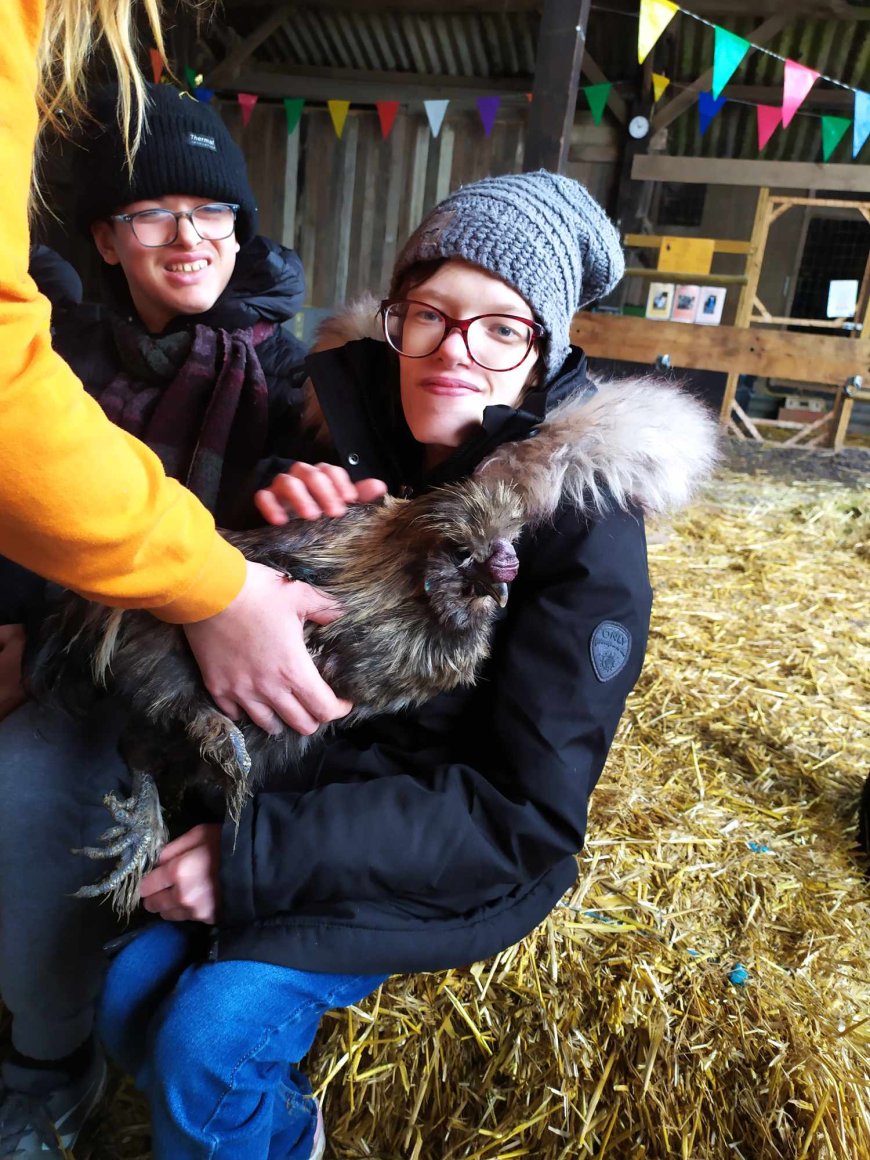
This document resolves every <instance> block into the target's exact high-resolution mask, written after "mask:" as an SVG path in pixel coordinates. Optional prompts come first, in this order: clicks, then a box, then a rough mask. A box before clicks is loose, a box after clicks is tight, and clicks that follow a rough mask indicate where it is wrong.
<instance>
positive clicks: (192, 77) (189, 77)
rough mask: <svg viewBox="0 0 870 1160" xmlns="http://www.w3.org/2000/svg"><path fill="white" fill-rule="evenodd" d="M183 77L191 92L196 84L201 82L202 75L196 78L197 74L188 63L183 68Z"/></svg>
mask: <svg viewBox="0 0 870 1160" xmlns="http://www.w3.org/2000/svg"><path fill="white" fill-rule="evenodd" d="M184 79H185V80H186V81H187V87H188V88H189V89H190V91H191V92H193V90H194V89H195V88H196V87H197V85H200V84H202V77H200V78H199V79H197V75H196V73H195V72H194V71H193V69H192V68H191V67H190V65H188V66H187V67H186V68H185V70H184Z"/></svg>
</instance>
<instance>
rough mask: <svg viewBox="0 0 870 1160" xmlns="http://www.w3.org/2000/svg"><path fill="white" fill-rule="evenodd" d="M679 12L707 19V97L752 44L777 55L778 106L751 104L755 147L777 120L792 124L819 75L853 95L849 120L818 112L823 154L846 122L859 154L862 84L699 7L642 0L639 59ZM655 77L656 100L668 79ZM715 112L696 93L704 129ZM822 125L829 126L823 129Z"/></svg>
mask: <svg viewBox="0 0 870 1160" xmlns="http://www.w3.org/2000/svg"><path fill="white" fill-rule="evenodd" d="M678 12H680V13H682V15H683V16H690V17H691V18H692V19H693V20H697V21H698V22H699V23H700V24H705V25H706V26H707V27H708V28H712V29H713V35H714V46H713V83H712V89H711V92H710V94H709V99H710V100H718V99H719V97H720V96H721V94H722V91H723V89H724V88H725V86H726V85H727V84H728V82H729V81H730V79H731V77H732V76H733V75H734V73H735V71H736V70H737V68H738V67H739V66H740V64H741V63H742V61H743V60H744V58H745V57H746V55H747V53H748V52H749V50H750V49H753V50H754V51H755V52H762V53H764V54H765V55H766V56H772V57H773V58H774V59H775V60H778V61H781V62H782V64H783V66H784V76H783V99H782V106H781V108H779V109H778V110H777V109H774V107H773V106H771V105H756V106H755V108H756V109H757V110H758V111H757V119H758V139H759V149H763V148H764V146H765V145H766V144H767V142H768V141H769V140H770V138H771V136H772V134H773V133H774V131H775V130H776V128H777V127H778V126H779V125H780V124H781V125H782V126H783V127H784V128H785V127H787V126H788V125H789V124H790V123H791V121H792V119H793V117H794V115H795V113H796V112H797V110H798V109H799V108H800V106H801V105H802V104H803V102H804V101H805V100H806V98H807V96H808V95H809V93H810V90H811V89H812V87H813V85H814V84H815V83H816V81H818V80H823V81H827V82H828V84H831V85H835V86H836V87H837V88H840V89H846V90H847V91H848V92H851V93H853V94H854V116H853V118H852V119H851V120H850V119H849V118H845V117H833V118H832V117H831V116H830V115H827V114H826V115H825V116H823V117H821V121H822V152H823V155H824V158H825V160H827V159H828V158H829V157H830V155H831V153H832V152H833V150H834V148H836V146H837V144H839V142H840V141H841V140H842V138H843V136H844V135H845V133H846V131H847V128H848V126H849V125H850V124H851V125H853V132H852V156H853V157H857V156H858V154H859V153H860V152H861V149H862V148H863V146H864V144H865V143H866V141H867V138H868V136H870V93H868V92H865V91H863V90H862V89H857V88H855V86H854V85H849V84H846V82H845V81H841V80H838V79H837V78H836V77H831V76H828V75H827V74H826V73H823V72H821V71H819V70H817V69H813V68H809V67H808V66H807V65H804V64H801V63H800V62H799V61H795V60H791V59H789V58H788V57H785V56H782V55H780V53H778V52H774V51H773V50H772V49H770V48H765V47H764V46H763V45H761V44H754V43H753V42H752V41H750V40H746V39H745V38H744V37H742V36H737V35H736V34H735V33H733V32H729V31H728V30H727V29H725V28H722V27H720V25H718V24H714V23H713V21H712V20H707V19H706V18H705V17H703V16H699V15H698V13H697V12H692V11H691V10H690V9H688V8H683V7H681V6H680V5H679V4H673V3H671V2H670V0H640V20H639V24H638V37H637V52H638V60H639V61H641V62H643V61H644V60H645V59H646V58H647V56H649V54H650V52H652V50H653V48H654V47H655V45H656V43H657V42H658V40H659V39H660V37H661V36H662V35H663V33H664V32H665V30H666V29H667V27H668V25H669V24H670V23H671V21H672V20H673V18H674V16H675V15H676V14H677V13H678ZM658 77H660V74H658V73H653V88H654V93H655V99H656V100H658V99H659V97H660V96H661V94H662V93H663V92H664V89H665V87H667V86H666V85H663V84H662V83H661V80H667V78H661V80H659V81H657V80H656V78H658ZM738 103H740V104H751V103H752V102H749V101H741V102H738ZM720 107H721V106H720ZM718 111H719V108H718V107H716V108H714V107H713V106H712V105H711V104H710V103H709V101H705V102H703V104H702V102H701V100H700V98H699V115H700V118H701V132H702V134H703V132H704V131H705V129H706V128H707V126H708V125H709V124H710V121H711V120H712V118H713V117H714V116H715V115H716V113H717V112H718ZM774 113H778V116H776V118H775V117H774ZM843 122H845V124H846V127H845V128H844V127H843ZM825 125H827V129H826V128H825Z"/></svg>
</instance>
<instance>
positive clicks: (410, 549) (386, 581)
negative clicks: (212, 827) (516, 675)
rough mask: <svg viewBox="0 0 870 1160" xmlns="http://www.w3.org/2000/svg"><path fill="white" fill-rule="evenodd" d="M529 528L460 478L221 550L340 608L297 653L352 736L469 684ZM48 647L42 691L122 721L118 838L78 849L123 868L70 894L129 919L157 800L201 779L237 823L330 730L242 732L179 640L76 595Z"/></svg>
mask: <svg viewBox="0 0 870 1160" xmlns="http://www.w3.org/2000/svg"><path fill="white" fill-rule="evenodd" d="M523 517H524V509H523V506H522V503H521V500H520V497H519V495H518V493H517V492H516V491H515V490H514V489H513V488H512V487H511V486H509V485H508V484H505V483H496V484H495V485H491V486H489V487H485V486H483V485H482V484H480V483H476V482H474V481H472V480H466V481H464V482H463V483H459V484H454V485H451V486H448V487H444V488H440V489H438V490H435V491H432V492H430V493H428V494H426V495H423V496H421V497H418V498H416V499H414V500H400V499H392V498H388V499H386V500H385V501H384V502H383V503H382V504H380V505H377V506H366V507H356V508H352V509H351V510H350V511H349V512H348V513H347V515H345V516H344V517H342V518H341V519H332V520H328V519H322V520H319V521H316V522H308V521H304V520H298V519H294V520H291V521H290V523H289V524H287V525H285V526H283V527H274V528H264V529H261V530H257V531H252V532H246V533H230V534H228V536H227V538H228V539H230V540H231V541H232V542H233V543H234V544H236V545H237V547H239V548H240V549H241V551H242V552H243V553H244V555H245V556H246V557H248V559H250V560H255V561H259V562H260V563H263V564H269V565H271V566H272V567H273V568H276V569H278V570H279V571H281V572H284V573H285V574H286V575H287V577H288V581H289V580H291V579H293V578H296V579H300V580H305V581H307V582H309V583H311V584H314V585H316V586H317V587H318V588H320V589H322V590H323V591H324V592H326V593H328V594H329V595H330V596H331V597H334V598H335V599H337V600H338V601H339V602H340V603H341V605H342V606H343V608H344V609H345V611H344V614H343V615H342V616H341V617H340V618H339V619H338V620H336V621H335V622H333V623H332V624H330V625H328V626H320V625H315V624H309V625H308V626H307V628H306V640H307V644H308V648H309V651H310V653H311V655H312V657H313V659H314V661H315V664H316V665H317V667H318V669H319V671H320V673H321V674H322V675H323V677H324V679H325V680H326V682H327V683H328V684H329V685H330V686H331V687H332V688H333V690H334V691H335V692H336V693H337V694H338V695H339V696H340V697H343V698H346V699H347V700H349V701H351V702H353V705H354V708H353V710H352V711H351V713H350V714H349V715H348V716H347V717H345V718H344V719H343V720H342V721H341V723H340V727H341V728H342V729H346V728H348V727H350V726H352V725H354V724H355V723H357V722H359V721H362V720H364V719H365V718H366V717H370V716H372V715H373V714H375V713H389V712H396V711H398V710H401V709H406V708H409V707H411V706H414V705H419V704H421V703H422V702H424V701H426V700H428V699H429V698H431V697H433V696H435V694H437V693H440V692H445V691H447V690H449V689H452V688H455V687H456V686H458V685H468V684H471V683H472V682H473V681H474V679H475V674H476V672H477V669H478V667H479V665H480V663H481V662H482V660H483V659H484V658H485V656H486V654H487V651H488V647H489V642H490V638H491V635H492V628H493V624H494V621H495V618H496V614H497V611H498V608H499V607H500V606H501V607H503V606H504V605H505V603H506V601H507V596H508V584H509V583H510V581H511V580H513V579H514V577H515V576H516V573H517V569H518V562H517V556H516V552H515V550H514V547H513V543H514V541H515V540H516V539H517V537H518V536H519V533H520V531H521V529H522V524H523ZM43 639H44V644H43V646H42V648H41V650H40V653H39V655H38V657H37V664H36V671H35V674H34V684H35V685H36V686H37V691H39V690H41V691H42V692H43V693H45V692H47V691H48V690H49V689H50V688H54V689H59V690H60V691H64V690H66V691H69V689H70V688H71V687H72V688H73V690H74V689H75V686H76V685H77V684H78V685H79V686H80V685H81V683H82V681H85V682H86V683H90V682H91V681H94V680H95V681H96V682H97V683H99V684H103V685H105V686H107V687H108V688H109V689H110V691H111V692H112V693H113V694H115V695H116V696H119V697H120V698H121V699H122V701H124V702H125V703H126V704H127V705H128V706H129V708H130V709H131V711H132V716H131V719H130V722H129V724H128V726H127V727H126V729H125V733H124V736H123V738H122V741H121V752H122V754H123V756H124V758H125V760H126V761H127V764H128V766H129V767H130V770H131V772H132V775H133V792H132V795H131V797H130V798H129V799H128V800H126V801H120V800H119V799H118V798H117V797H115V795H113V794H110V795H108V796H107V798H106V799H105V803H106V806H107V808H108V809H109V812H110V813H111V815H112V818H113V822H114V824H113V826H112V827H111V828H110V829H109V830H107V831H106V833H105V834H104V835H103V837H102V841H103V845H101V846H97V847H93V848H90V849H87V850H84V851H82V853H85V854H87V855H88V856H90V857H93V858H116V859H117V864H116V866H115V868H114V870H113V871H112V872H111V873H110V874H108V875H107V876H106V877H104V878H103V879H102V880H101V881H99V882H97V883H95V884H94V885H93V886H87V887H85V888H83V889H82V890H81V891H79V895H80V896H83V897H91V896H98V895H101V894H104V893H107V892H112V894H113V899H114V903H115V905H116V907H117V908H118V909H119V910H120V911H122V912H124V913H129V912H130V911H131V910H132V909H133V907H134V906H135V905H136V903H137V901H138V886H139V881H140V879H141V877H142V875H143V874H144V873H145V872H146V871H147V870H148V868H149V867H150V866H151V865H152V864H153V862H154V860H155V858H156V856H157V854H158V853H159V851H160V848H161V847H162V845H163V844H164V842H165V841H166V830H165V827H164V824H163V819H162V810H161V806H160V794H163V795H164V796H166V794H167V793H169V792H170V791H171V792H173V793H174V792H177V791H179V790H181V789H183V788H184V787H185V786H186V785H189V784H190V783H191V782H193V781H196V780H199V781H203V780H204V781H206V782H208V783H211V784H212V785H216V786H218V787H219V788H220V789H221V790H222V791H223V793H224V795H225V798H226V807H227V812H228V814H229V816H230V817H231V818H232V819H234V820H238V816H239V812H240V810H241V808H242V806H243V804H244V802H245V799H246V798H247V796H248V795H249V794H250V793H251V791H252V789H253V788H255V787H256V785H257V784H258V783H259V782H260V781H261V780H262V779H263V778H265V777H266V776H268V775H269V773H270V772H272V771H275V770H289V769H292V767H293V766H294V765H295V764H296V763H297V762H298V760H299V758H300V757H301V755H302V753H303V752H304V751H305V749H306V748H307V747H308V746H310V745H311V744H312V742H316V740H317V739H318V738H319V737H322V736H323V733H324V732H325V729H326V728H328V726H322V727H321V728H320V729H319V730H318V732H317V733H316V734H314V735H313V736H312V737H303V736H300V735H299V734H298V733H295V732H294V731H293V730H291V729H289V728H285V729H284V730H283V732H281V733H280V734H278V735H276V736H272V735H269V734H267V733H265V732H263V731H262V730H261V729H259V728H258V727H257V726H256V725H254V724H252V723H251V722H246V723H242V724H241V725H238V726H237V725H236V724H234V723H233V722H232V721H231V720H230V719H229V718H228V717H226V716H225V715H224V714H222V713H221V712H220V711H219V710H218V709H217V708H216V706H215V705H214V703H213V702H212V700H211V699H210V697H209V696H208V693H207V692H206V690H205V688H204V686H203V684H202V680H201V677H200V673H199V669H198V668H197V666H196V663H195V661H194V659H193V656H192V654H191V652H190V650H189V648H188V646H187V642H186V639H185V636H184V633H183V631H182V630H181V629H180V628H179V627H178V626H176V625H171V624H166V623H164V622H162V621H159V620H156V619H155V618H154V617H152V616H151V615H149V614H148V613H147V612H135V611H134V612H123V611H118V610H111V609H107V608H103V607H101V606H100V605H96V604H92V603H90V602H88V601H85V600H83V599H81V598H80V597H75V596H70V597H68V598H67V599H66V600H65V602H64V605H63V607H62V608H61V609H60V611H59V612H58V613H57V614H56V615H55V616H53V617H52V618H50V619H49V621H48V622H47V623H46V631H45V634H44V637H43ZM200 758H202V762H204V763H205V764H204V765H203V764H202V762H201V761H200ZM158 787H159V790H160V794H159V793H158Z"/></svg>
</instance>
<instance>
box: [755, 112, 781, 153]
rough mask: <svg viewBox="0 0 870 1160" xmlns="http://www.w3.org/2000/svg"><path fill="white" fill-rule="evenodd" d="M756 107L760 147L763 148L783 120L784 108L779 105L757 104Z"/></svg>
mask: <svg viewBox="0 0 870 1160" xmlns="http://www.w3.org/2000/svg"><path fill="white" fill-rule="evenodd" d="M755 108H756V113H757V117H758V148H759V149H763V148H764V146H765V145H766V144H767V142H768V141H769V140H770V139H771V137H772V136H773V133H774V130H775V129H776V128H777V126H778V125H779V124H780V122H781V121H782V109H781V108H780V107H779V105H756V107H755Z"/></svg>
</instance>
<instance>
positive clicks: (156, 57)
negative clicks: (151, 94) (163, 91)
mask: <svg viewBox="0 0 870 1160" xmlns="http://www.w3.org/2000/svg"><path fill="white" fill-rule="evenodd" d="M163 68H164V65H163V57H162V56H161V55H160V49H159V48H152V49H151V72H152V73H153V75H154V83H155V85H159V84H160V78H161V77H162V76H163Z"/></svg>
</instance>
